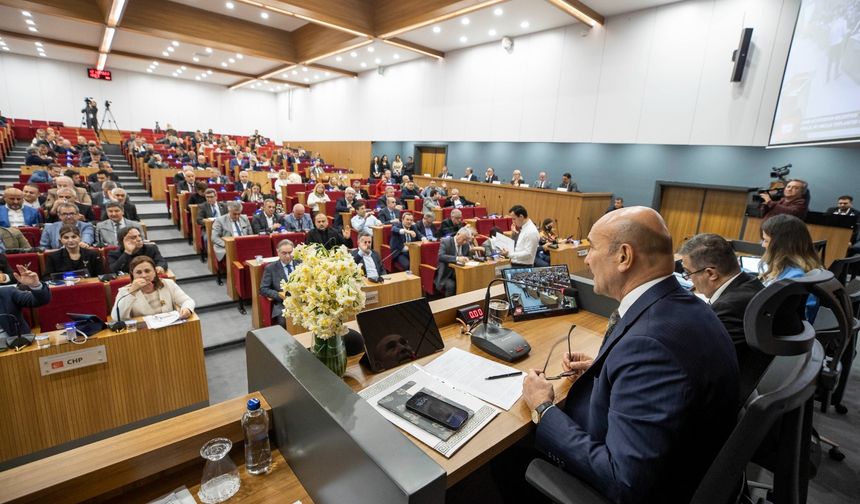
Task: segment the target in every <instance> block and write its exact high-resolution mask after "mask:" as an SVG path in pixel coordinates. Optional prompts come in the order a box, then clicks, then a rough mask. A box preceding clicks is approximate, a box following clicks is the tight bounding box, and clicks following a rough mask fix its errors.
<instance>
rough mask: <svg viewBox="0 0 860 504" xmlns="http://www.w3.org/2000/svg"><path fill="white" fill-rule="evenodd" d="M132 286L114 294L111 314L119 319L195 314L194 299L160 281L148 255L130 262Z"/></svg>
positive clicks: (165, 280)
mask: <svg viewBox="0 0 860 504" xmlns="http://www.w3.org/2000/svg"><path fill="white" fill-rule="evenodd" d="M129 269H130V270H131V283H130V284H128V285H126V286H125V287H123V288H121V289H120V290H119V291H118V292H117V293H116V300H115V301H114V304H113V308H112V309H111V312H110V313H111V315H112V316H113V317H115V318H117V319H118V320H128V319H130V318H134V317H143V316H146V315H156V314H159V313H167V312H171V311H174V310H176V311H178V312H179V316H180V318H183V319H186V318H188V317H190V316H191V314H192V312H193V311H194V306H195V304H194V300H193V299H191V298H190V297H188V294H186V293H185V292H183V291H182V289H181V288H179V286H178V285H176V282H174V281H173V280H169V279H166V278H160V277H159V276H158V274H157V273H156V272H155V262H154V261H153V260H152V258H150V257H149V256H138V257H135V258H134V259H132V260H131V265H130V267H129Z"/></svg>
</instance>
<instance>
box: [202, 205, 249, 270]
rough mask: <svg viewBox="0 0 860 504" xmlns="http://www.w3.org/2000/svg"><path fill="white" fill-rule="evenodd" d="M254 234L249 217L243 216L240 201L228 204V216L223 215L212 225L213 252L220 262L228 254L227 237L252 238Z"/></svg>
mask: <svg viewBox="0 0 860 504" xmlns="http://www.w3.org/2000/svg"><path fill="white" fill-rule="evenodd" d="M253 233H254V231H253V229H252V228H251V222H250V221H249V220H248V216H247V215H243V214H242V204H241V203H239V202H238V201H228V202H227V215H222V216H221V217H218V218H217V219H215V222H213V223H212V250H213V251H214V252H215V257H216V258H217V259H218V260H219V261H220V260H222V259H224V256H225V255H226V254H227V244H226V243H225V242H224V238H225V237H227V236H250V235H252V234H253Z"/></svg>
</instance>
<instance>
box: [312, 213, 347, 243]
mask: <svg viewBox="0 0 860 504" xmlns="http://www.w3.org/2000/svg"><path fill="white" fill-rule="evenodd" d="M305 242H306V243H319V244H320V245H322V246H323V247H325V248H327V249H332V248H334V247H337V246H340V245H343V246H345V247H346V248H352V238H350V232H349V229H345V228H344V229H334V228H332V227H329V225H328V217H326V216H325V214H323V213H318V214H316V215H315V216H314V228H313V229H311V230H310V231H309V232H308V235H307V238H306V239H305Z"/></svg>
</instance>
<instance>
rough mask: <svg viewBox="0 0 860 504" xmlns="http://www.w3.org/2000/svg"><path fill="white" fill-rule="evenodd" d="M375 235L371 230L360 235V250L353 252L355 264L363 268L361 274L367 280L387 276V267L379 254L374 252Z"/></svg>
mask: <svg viewBox="0 0 860 504" xmlns="http://www.w3.org/2000/svg"><path fill="white" fill-rule="evenodd" d="M372 245H373V234H372V232H371V231H369V230H365V231H361V232H360V233H359V234H358V248H357V249H355V250H353V251H352V257H353V259H355V263H356V264H358V265H360V266H361V272H362V273H364V276H366V277H367V278H379V277H381V276H382V275H384V274H386V273H387V272H386V271H385V266H383V264H382V259H381V258H380V257H379V254H378V253H377V252H376V251H375V250H373V247H372Z"/></svg>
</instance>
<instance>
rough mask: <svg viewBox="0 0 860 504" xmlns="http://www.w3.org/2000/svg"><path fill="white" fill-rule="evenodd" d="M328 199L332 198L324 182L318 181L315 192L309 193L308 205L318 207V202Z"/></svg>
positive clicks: (324, 201)
mask: <svg viewBox="0 0 860 504" xmlns="http://www.w3.org/2000/svg"><path fill="white" fill-rule="evenodd" d="M328 201H331V198H329V197H328V194H326V192H325V186H324V185H323V184H322V182H317V185H315V186H314V192H312V193H310V194H308V199H307V204H308V206H309V207H311V208H314V209H316V205H317V203H326V202H328Z"/></svg>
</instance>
